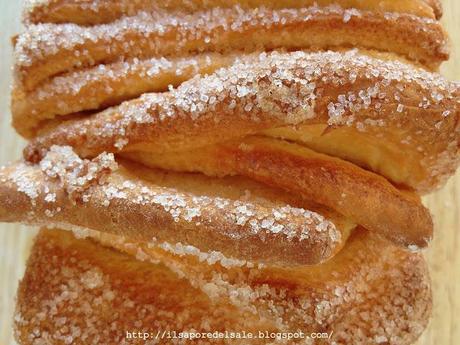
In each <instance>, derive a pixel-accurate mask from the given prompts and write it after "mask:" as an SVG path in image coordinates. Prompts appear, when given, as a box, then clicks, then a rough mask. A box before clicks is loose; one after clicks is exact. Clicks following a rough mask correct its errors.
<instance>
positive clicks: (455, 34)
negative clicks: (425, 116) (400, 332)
mask: <svg viewBox="0 0 460 345" xmlns="http://www.w3.org/2000/svg"><path fill="white" fill-rule="evenodd" d="M443 3H444V13H445V14H444V18H443V23H444V25H445V27H446V29H447V30H448V32H449V33H450V35H451V40H452V45H453V47H452V57H451V60H450V61H449V62H448V63H445V64H444V65H443V68H442V72H443V74H444V75H445V76H447V77H448V78H449V79H456V80H460V1H459V0H444V1H443ZM21 7H22V2H21V1H18V0H0V35H1V45H0V68H1V73H0V111H1V113H0V114H1V115H0V116H1V119H0V164H4V163H6V162H8V161H10V160H14V159H18V158H19V157H20V154H21V149H22V148H23V146H24V141H23V140H22V139H20V138H19V136H18V135H17V134H16V133H15V132H14V131H13V129H12V128H11V127H10V116H11V115H10V112H9V93H10V83H11V68H10V66H11V64H12V52H11V44H10V37H11V36H12V35H13V34H16V33H18V32H20V31H21V29H22V28H21V25H20V13H21ZM425 203H426V205H427V206H428V207H429V208H430V209H431V211H432V213H433V216H434V219H435V225H436V229H435V239H434V241H433V243H432V244H431V247H430V248H429V249H428V250H427V251H426V253H425V254H426V257H427V260H428V262H429V265H430V270H431V277H432V282H433V294H434V310H433V317H432V320H431V322H430V326H429V327H428V329H427V330H426V331H425V333H424V334H423V336H422V337H421V339H420V340H419V341H418V342H417V345H457V344H460V236H459V235H460V173H457V175H456V176H455V177H454V178H452V179H451V180H450V181H449V183H448V184H447V186H446V187H445V188H443V189H442V190H440V191H438V192H437V193H435V194H433V195H431V196H429V197H427V198H425ZM35 232H36V230H35V229H30V228H26V227H23V226H17V225H9V224H8V225H6V224H0V345H13V344H15V342H14V340H13V335H12V315H13V311H14V300H15V292H16V287H17V284H18V281H19V279H20V278H21V277H22V275H23V272H24V267H25V262H26V259H27V254H28V250H29V248H30V245H31V243H32V239H33V236H34V234H35ZM350 345H351V344H350Z"/></svg>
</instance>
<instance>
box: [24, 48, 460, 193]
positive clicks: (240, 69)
mask: <svg viewBox="0 0 460 345" xmlns="http://www.w3.org/2000/svg"><path fill="white" fill-rule="evenodd" d="M459 101H460V86H459V84H458V83H454V82H449V81H447V80H445V79H444V78H442V77H441V76H439V75H437V74H432V73H428V72H425V71H422V70H420V69H416V68H414V67H413V66H410V65H407V64H403V63H401V62H396V61H390V60H385V59H376V58H372V57H369V56H365V55H361V54H359V53H358V52H356V51H351V52H346V53H338V52H324V53H304V52H296V53H289V54H287V53H286V54H280V53H273V54H268V55H266V54H262V55H260V56H259V59H258V60H257V61H256V62H253V61H252V62H240V63H235V64H233V65H232V66H230V67H228V68H224V69H220V70H218V71H216V72H215V73H214V74H212V75H210V76H206V77H196V78H194V79H193V80H190V81H187V82H185V83H183V84H182V85H181V86H179V87H178V88H177V89H175V90H173V91H171V92H168V93H162V94H157V93H152V94H145V95H143V96H142V97H140V98H138V99H135V100H131V101H128V102H124V103H122V104H121V105H120V106H117V107H113V108H109V109H107V110H105V111H103V112H100V113H98V114H95V115H92V116H90V117H85V118H82V119H78V120H75V121H68V122H65V123H63V124H61V125H59V126H57V127H56V128H54V129H52V130H51V131H49V132H47V133H43V134H42V135H40V136H38V137H37V138H35V139H34V140H32V141H31V142H30V144H29V145H28V147H27V148H26V150H25V157H26V158H27V159H28V160H31V161H38V160H40V158H41V157H42V156H43V154H44V153H46V152H47V150H48V148H49V147H51V146H52V145H70V146H73V147H74V148H75V150H76V151H77V152H78V153H79V154H80V155H81V156H84V157H94V156H96V155H97V154H99V153H101V152H103V151H108V152H119V151H125V152H126V151H148V152H152V153H154V154H165V153H170V152H179V151H186V150H195V149H199V148H200V147H204V146H209V145H213V144H218V143H220V142H225V141H228V140H237V139H238V138H244V137H245V136H248V135H252V134H259V133H264V135H270V136H275V137H277V135H276V134H273V133H271V134H270V133H266V131H267V130H269V129H277V128H285V127H292V128H293V129H294V130H295V129H296V127H298V126H307V127H308V125H318V124H319V125H323V126H324V127H325V128H327V129H328V131H332V130H334V129H335V128H340V129H343V128H344V129H347V128H352V129H353V131H352V134H351V135H350V139H348V141H349V145H353V143H354V142H355V138H360V137H364V138H366V140H367V141H368V142H369V143H370V144H369V145H370V147H371V148H372V144H373V143H375V145H374V146H375V149H376V152H377V154H375V155H374V154H373V151H372V152H363V153H362V157H359V161H360V164H361V165H363V166H364V167H365V168H367V169H372V170H374V171H377V172H378V173H379V174H381V175H383V176H384V177H386V178H388V179H390V180H392V181H394V182H395V183H397V184H400V185H403V186H407V187H408V188H411V189H415V190H418V191H421V192H427V191H431V190H433V189H435V188H437V187H439V186H440V185H442V184H443V183H444V182H445V181H446V179H447V178H448V177H449V176H451V175H452V174H453V173H454V172H455V169H456V168H457V167H458V164H459V162H460V154H459V147H460V130H459V124H460V121H459V113H460V111H459V107H460V103H459ZM299 133H300V134H301V133H302V130H301V129H300V130H299ZM281 137H284V135H281ZM288 139H289V140H294V141H297V140H296V138H295V137H292V138H290V137H288ZM331 140H333V139H331ZM298 141H299V142H301V143H302V144H305V145H307V146H308V145H309V144H308V141H303V140H301V139H299V140H298ZM350 147H351V146H350ZM390 147H391V150H392V151H395V152H405V153H406V155H407V156H410V157H411V159H410V163H408V164H406V165H405V167H404V171H405V173H399V171H400V170H402V169H401V168H400V167H399V160H400V159H399V158H396V159H395V158H393V156H392V154H391V152H390V153H387V151H388V150H389V148H390ZM315 149H320V150H321V149H323V150H325V151H324V152H325V153H328V154H330V153H331V152H330V151H328V150H327V148H324V147H323V148H320V147H315ZM333 154H337V156H338V157H341V158H344V159H347V160H348V159H350V153H343V152H342V153H341V152H338V151H337V152H333ZM387 157H389V158H387ZM352 158H353V157H351V160H352V161H353V159H352ZM388 161H389V162H391V164H387V163H386V162H388ZM377 169H378V170H377ZM407 171H413V172H414V173H413V174H407Z"/></svg>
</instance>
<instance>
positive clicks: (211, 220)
mask: <svg viewBox="0 0 460 345" xmlns="http://www.w3.org/2000/svg"><path fill="white" fill-rule="evenodd" d="M110 161H111V159H110V156H100V157H98V159H97V160H95V161H93V162H89V161H86V162H85V161H82V160H80V159H79V158H78V157H77V156H75V155H74V154H73V153H72V151H71V150H70V149H68V148H58V147H54V148H53V149H52V150H51V152H50V153H49V154H48V155H47V156H46V157H45V158H44V159H43V160H42V161H41V162H40V165H39V166H30V165H29V166H28V165H25V164H23V163H18V164H13V165H11V166H8V167H5V168H3V170H1V172H0V180H1V181H2V185H1V187H0V220H1V221H7V222H23V223H28V224H38V225H49V226H52V225H54V226H64V227H70V228H72V227H84V228H90V229H94V230H98V231H102V232H108V233H114V234H118V235H125V236H127V237H129V238H132V239H133V240H141V241H145V242H149V241H160V242H164V241H172V242H173V243H177V242H180V243H183V244H184V245H193V246H195V247H197V248H199V249H200V250H201V251H204V252H211V251H217V252H221V253H223V254H224V255H226V256H228V257H234V258H237V259H240V260H249V261H254V262H259V263H266V264H273V265H304V264H314V263H318V262H322V261H324V260H326V259H328V258H330V257H331V256H333V255H334V254H335V253H336V252H337V251H338V250H339V249H340V248H341V247H342V245H343V244H344V242H345V240H346V238H347V237H348V234H349V232H350V231H351V229H352V228H353V227H354V225H353V224H352V223H351V222H350V221H348V220H346V219H344V218H343V217H341V216H339V215H337V214H334V212H331V211H328V210H327V209H324V208H321V207H317V208H316V209H317V210H318V212H320V213H322V214H323V215H324V216H323V215H321V214H320V213H316V212H314V211H309V210H305V209H304V208H302V206H308V204H307V203H306V202H303V201H302V200H301V199H300V198H299V197H288V196H287V195H286V194H284V193H282V192H280V191H278V190H273V189H270V188H268V187H265V186H264V185H258V184H257V183H254V182H248V181H245V180H244V179H238V178H234V179H217V180H216V179H210V178H205V177H204V176H196V175H193V174H189V175H187V174H174V173H169V174H168V173H165V172H159V171H155V170H151V169H145V168H142V167H140V166H132V165H131V166H130V165H127V167H128V168H129V169H128V168H126V167H123V166H120V167H119V168H118V169H117V170H115V168H113V167H112V166H113V164H114V162H113V161H112V163H110ZM109 163H110V164H109Z"/></svg>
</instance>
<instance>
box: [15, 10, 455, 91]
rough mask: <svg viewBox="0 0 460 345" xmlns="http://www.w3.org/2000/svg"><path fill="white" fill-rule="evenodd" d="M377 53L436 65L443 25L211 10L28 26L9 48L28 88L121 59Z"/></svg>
mask: <svg viewBox="0 0 460 345" xmlns="http://www.w3.org/2000/svg"><path fill="white" fill-rule="evenodd" d="M349 47H356V48H363V49H375V50H380V51H385V52H394V53H396V54H400V55H402V56H405V57H407V58H409V59H411V60H414V61H417V62H420V63H422V64H424V65H425V66H427V67H428V68H433V69H435V68H437V66H439V64H440V63H441V62H442V61H444V60H446V59H447V58H448V51H447V50H448V43H447V37H446V34H445V32H444V30H443V29H442V27H441V25H440V24H439V23H438V22H437V21H435V20H433V19H427V18H421V17H416V16H414V15H411V14H404V13H381V12H372V11H364V10H363V11H359V10H356V9H352V10H344V9H342V8H340V7H337V6H333V5H331V6H329V7H318V6H313V7H309V8H302V9H283V10H271V9H267V8H260V9H258V10H257V11H254V10H247V11H245V10H242V9H239V8H229V9H220V8H216V9H213V10H212V11H208V12H197V13H194V14H191V15H187V16H184V15H181V14H169V13H162V12H154V13H150V14H147V13H144V12H142V13H140V14H138V15H136V16H133V17H124V18H122V19H120V20H118V21H115V22H113V23H110V24H105V25H99V26H92V27H81V26H78V25H75V24H60V25H56V24H38V25H31V26H29V27H28V28H27V30H26V32H24V33H23V34H21V35H20V36H19V37H18V38H17V40H16V44H15V60H16V64H15V70H16V75H17V82H18V84H19V86H20V87H24V88H25V90H26V91H30V90H33V89H34V88H35V87H36V86H37V85H38V84H40V83H41V82H44V81H46V80H47V79H48V78H50V77H52V76H55V75H57V74H61V73H64V72H69V71H73V70H75V69H77V68H81V67H89V66H95V65H98V64H100V63H111V62H115V61H118V60H119V59H132V58H139V59H145V58H151V57H162V56H163V57H164V56H169V57H181V56H185V55H189V54H196V53H200V52H220V53H224V52H226V53H229V52H235V51H237V52H240V51H246V52H253V51H259V50H273V49H280V48H281V49H282V48H284V49H287V50H296V49H313V50H321V49H323V50H324V49H338V48H349Z"/></svg>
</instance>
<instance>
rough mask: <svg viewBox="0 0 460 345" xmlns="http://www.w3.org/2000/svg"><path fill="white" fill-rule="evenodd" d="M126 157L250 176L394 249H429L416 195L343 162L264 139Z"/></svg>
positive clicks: (428, 223) (429, 227) (427, 226)
mask: <svg viewBox="0 0 460 345" xmlns="http://www.w3.org/2000/svg"><path fill="white" fill-rule="evenodd" d="M123 155H124V157H127V158H129V159H132V160H135V161H138V162H141V163H143V164H145V165H147V166H151V167H160V168H163V169H167V170H173V171H199V172H203V173H204V174H206V175H208V176H228V175H241V176H246V177H249V178H251V179H254V180H256V181H259V182H262V183H264V184H267V185H270V186H275V187H278V188H281V189H284V190H286V191H287V192H290V193H296V194H300V195H302V196H303V197H304V198H305V199H306V200H314V201H315V202H317V203H319V204H322V205H325V206H327V207H328V208H330V209H333V210H335V211H336V212H338V213H339V214H342V215H345V216H346V217H347V218H350V219H352V220H353V221H354V222H355V223H357V224H360V225H362V226H364V227H366V228H367V229H369V230H371V231H375V232H377V233H380V234H382V235H383V236H385V237H386V238H388V239H390V240H391V241H393V242H394V243H397V244H399V245H403V246H409V247H413V246H415V247H425V246H426V245H427V244H428V243H429V241H430V240H431V237H432V234H433V222H432V220H431V215H430V212H429V211H428V209H426V208H425V207H424V206H423V205H422V203H421V201H420V198H419V197H418V195H417V194H415V193H413V192H408V191H403V190H399V189H398V188H396V187H395V186H393V185H392V184H391V183H389V182H388V181H387V180H385V179H384V178H382V177H381V176H378V175H376V174H374V173H371V172H368V171H366V170H363V169H361V168H359V167H357V166H356V165H354V164H351V163H348V162H345V161H343V160H341V159H337V158H334V157H330V156H327V155H323V154H319V153H316V152H314V151H312V150H309V149H307V148H304V147H302V146H299V145H296V144H292V143H288V142H285V141H280V140H274V139H269V138H264V137H248V138H245V139H243V140H241V141H232V142H228V143H224V144H220V145H216V146H211V147H207V148H201V149H199V150H195V151H193V150H192V151H185V152H181V153H176V154H174V153H168V154H165V155H157V154H151V153H149V152H127V153H125V154H123Z"/></svg>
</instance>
